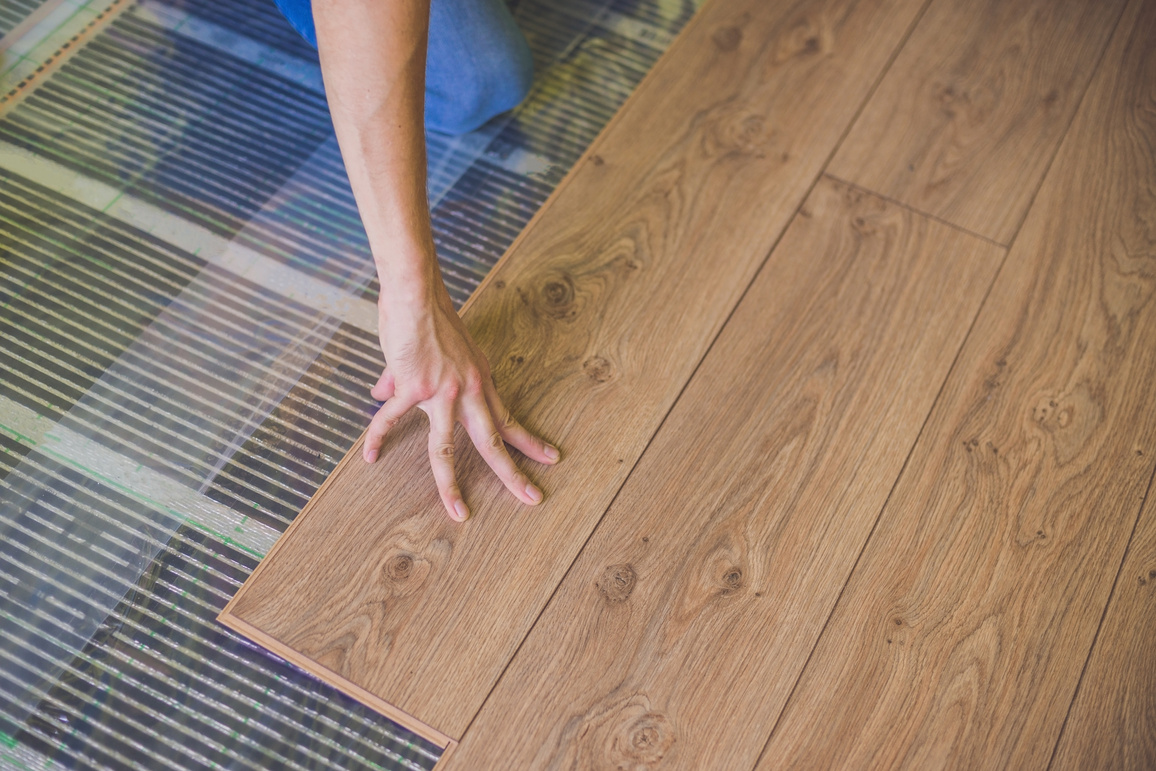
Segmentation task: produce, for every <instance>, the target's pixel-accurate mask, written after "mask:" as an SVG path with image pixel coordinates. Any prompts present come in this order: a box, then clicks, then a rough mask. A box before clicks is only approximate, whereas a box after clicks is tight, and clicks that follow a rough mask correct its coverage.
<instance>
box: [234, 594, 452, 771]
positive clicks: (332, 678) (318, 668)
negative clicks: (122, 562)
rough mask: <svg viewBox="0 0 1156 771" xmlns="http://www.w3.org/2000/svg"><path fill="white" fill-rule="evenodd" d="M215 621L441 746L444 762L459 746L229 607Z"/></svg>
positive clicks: (431, 727) (449, 738) (429, 726)
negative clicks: (253, 623)
mask: <svg viewBox="0 0 1156 771" xmlns="http://www.w3.org/2000/svg"><path fill="white" fill-rule="evenodd" d="M217 621H218V623H220V624H221V625H222V626H225V627H228V628H229V629H232V630H233V631H234V632H236V633H237V634H239V635H241V636H243V637H246V638H248V639H250V640H252V641H253V642H255V643H257V644H258V645H260V646H261V647H262V648H264V649H265V650H267V651H269V652H270V653H272V654H273V655H275V656H279V657H280V658H282V659H284V660H285V661H287V662H289V663H290V664H292V665H293V666H295V667H297V668H298V669H301V670H304V671H305V672H308V673H309V674H310V675H313V676H314V677H316V678H318V679H319V680H322V681H324V682H326V683H329V684H330V685H332V686H334V687H335V688H337V689H338V690H340V691H343V692H344V693H346V694H348V695H349V696H351V697H353V698H354V699H357V700H358V701H360V702H361V703H363V704H365V705H366V706H367V707H370V708H372V709H374V710H377V711H378V712H380V713H381V714H382V715H384V716H385V717H387V718H389V719H390V720H392V721H393V722H395V723H397V724H398V725H400V726H401V727H403V728H406V729H408V730H410V731H412V732H414V733H415V734H417V735H418V736H420V737H422V738H423V739H425V740H427V741H429V742H432V743H433V744H435V745H437V746H438V747H441V748H442V750H443V751H444V752H443V755H442V758H443V759H444V757H445V753H446V752H448V751H449V750H450V749H452V748H453V747H456V746H457V744H458V743H457V741H456V740H455V739H453V738H451V737H449V736H446V735H445V734H444V733H442V732H441V731H439V730H437V729H436V728H434V727H433V726H431V725H428V724H427V723H424V722H422V721H421V720H418V719H417V718H415V717H414V716H413V715H411V714H409V713H408V712H406V711H405V710H401V709H398V708H397V707H395V706H394V705H392V704H390V703H389V702H388V701H386V700H385V699H382V698H381V697H379V696H377V695H376V694H373V693H370V692H369V691H367V690H365V689H364V688H362V687H361V686H359V685H358V684H357V683H354V682H351V681H349V680H347V679H346V678H344V677H342V676H341V675H339V674H337V673H336V672H334V671H332V670H330V669H328V668H326V667H324V666H322V665H320V664H318V663H317V662H316V661H314V660H313V659H311V658H308V657H307V656H302V655H301V654H299V653H298V652H297V651H295V650H293V648H291V647H289V646H288V645H285V644H284V643H282V642H281V641H280V640H277V639H276V638H274V637H272V636H270V635H268V634H266V633H265V632H263V631H261V630H260V629H258V628H257V627H255V626H253V625H252V624H250V623H248V622H247V621H245V620H244V619H243V618H240V617H238V616H235V615H233V614H232V613H230V612H229V608H228V607H226V608H225V609H224V610H222V611H221V612H220V613H219V614H218V615H217ZM438 763H439V766H440V764H441V763H442V760H439V761H438Z"/></svg>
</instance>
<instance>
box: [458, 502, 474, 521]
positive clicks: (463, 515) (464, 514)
mask: <svg viewBox="0 0 1156 771" xmlns="http://www.w3.org/2000/svg"><path fill="white" fill-rule="evenodd" d="M454 511H456V512H457V513H458V521H459V522H465V521H466V520H467V519H469V518H470V510H469V509H467V508H466V502H465V501H458V502H457V503H455V504H454Z"/></svg>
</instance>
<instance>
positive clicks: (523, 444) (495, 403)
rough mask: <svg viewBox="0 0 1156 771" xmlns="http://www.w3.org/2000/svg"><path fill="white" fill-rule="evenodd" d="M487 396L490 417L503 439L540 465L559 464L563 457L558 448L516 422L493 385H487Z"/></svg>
mask: <svg viewBox="0 0 1156 771" xmlns="http://www.w3.org/2000/svg"><path fill="white" fill-rule="evenodd" d="M485 394H486V405H487V406H488V407H489V408H490V415H492V416H493V419H494V424H495V425H496V426H497V427H498V432H499V433H500V434H501V435H502V438H503V439H505V440H506V441H507V442H509V443H510V444H511V445H513V446H514V447H516V448H517V449H518V451H519V452H521V453H522V454H523V455H525V456H526V457H527V458H532V459H534V460H536V461H538V462H539V463H557V462H558V459H559V457H561V455H560V454H559V452H558V448H557V447H555V446H554V445H552V444H549V443H547V442H546V441H544V440H543V439H541V438H540V437H537V436H535V435H534V434H531V433H530V432H529V431H528V430H526V428H525V427H524V426H523V425H522V424H521V423H519V422H518V421H516V420H514V416H513V415H511V414H510V411H509V410H508V409H506V407H505V405H503V404H502V400H501V399H500V398H498V392H497V390H496V389H495V388H494V384H493V383H487V384H486V387H485Z"/></svg>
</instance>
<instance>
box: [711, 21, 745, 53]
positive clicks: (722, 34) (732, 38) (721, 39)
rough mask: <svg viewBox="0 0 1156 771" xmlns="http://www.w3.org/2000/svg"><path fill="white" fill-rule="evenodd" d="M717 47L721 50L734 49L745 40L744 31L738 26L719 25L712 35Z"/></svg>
mask: <svg viewBox="0 0 1156 771" xmlns="http://www.w3.org/2000/svg"><path fill="white" fill-rule="evenodd" d="M710 39H711V40H712V41H713V42H714V45H715V48H717V49H718V50H720V51H733V50H735V49H736V48H738V47H739V43H741V42H743V31H742V30H741V29H739V28H738V27H734V26H730V27H719V28H718V29H716V30H715V31H714V34H713V35H711V36H710Z"/></svg>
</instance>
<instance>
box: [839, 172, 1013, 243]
mask: <svg viewBox="0 0 1156 771" xmlns="http://www.w3.org/2000/svg"><path fill="white" fill-rule="evenodd" d="M823 174H824V176H826V177H827V179H830V180H833V181H835V182H838V183H839V184H841V185H846V186H847V187H850V188H854V189H855V190H859V191H861V192H863V193H867V194H868V195H871V196H874V197H875V198H878V199H880V200H881V201H886V202H887V203H889V204H893V205H895V206H898V207H899V208H901V209H906V210H907V211H909V212H911V213H912V214H914V215H916V216H919V217H922V218H923V219H926V220H929V221H931V222H935V223H938V224H940V225H946V226H947V227H949V228H951V229H952V230H955V231H958V232H960V233H963V234H964V235H967V236H971V237H972V238H978V239H979V240H980V241H984V242H986V243H988V244H991V245H992V246H998V247H999V248H1000V249H1007V248H1008V245H1007V244H1001V243H1000V242H999V241H996V240H995V239H994V238H988V237H987V236H985V235H983V234H981V233H976V232H975V231H974V230H968V229H967V228H965V227H964V226H963V225H957V224H955V223H954V222H952V221H951V220H945V219H943V218H942V217H937V216H936V215H934V214H931V213H929V212H925V211H920V210H919V209H917V208H915V207H914V206H912V205H911V204H909V203H904V202H903V201H900V200H899V199H898V198H892V197H891V196H887V195H883V193H880V192H879V191H878V190H872V189H871V188H869V187H864V186H863V185H859V184H856V183H855V182H850V181H848V180H845V179H843V178H842V177H836V176H835V175H834V174H832V173H831V172H829V171H825V172H823ZM1033 200H1034V199H1033ZM1016 232H1017V233H1018V232H1019V231H1018V230H1017V231H1016Z"/></svg>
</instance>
